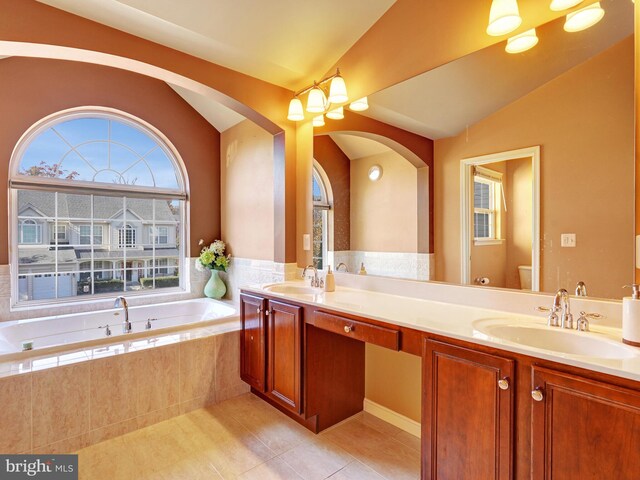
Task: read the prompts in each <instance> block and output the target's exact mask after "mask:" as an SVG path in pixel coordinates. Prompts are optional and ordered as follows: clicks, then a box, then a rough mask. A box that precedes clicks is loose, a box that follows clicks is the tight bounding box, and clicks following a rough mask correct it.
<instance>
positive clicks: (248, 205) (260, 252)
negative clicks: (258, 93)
mask: <svg viewBox="0 0 640 480" xmlns="http://www.w3.org/2000/svg"><path fill="white" fill-rule="evenodd" d="M220 138H221V153H222V166H221V176H222V232H223V234H224V237H225V240H226V241H227V242H228V243H229V247H230V252H231V253H232V254H233V255H234V256H235V257H242V258H251V259H258V260H273V242H274V240H273V208H274V201H273V198H274V197H273V190H274V186H273V138H272V136H271V135H270V134H269V133H268V132H266V131H265V130H263V129H262V128H260V127H259V126H257V125H256V124H255V123H253V122H251V121H249V120H245V121H243V122H241V123H239V124H238V125H235V126H234V127H231V128H229V129H228V130H225V131H224V132H222V133H221V134H220Z"/></svg>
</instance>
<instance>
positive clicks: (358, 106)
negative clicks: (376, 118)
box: [349, 97, 369, 112]
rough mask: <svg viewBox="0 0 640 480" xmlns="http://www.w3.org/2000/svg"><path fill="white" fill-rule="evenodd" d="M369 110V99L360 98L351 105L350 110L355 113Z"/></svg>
mask: <svg viewBox="0 0 640 480" xmlns="http://www.w3.org/2000/svg"><path fill="white" fill-rule="evenodd" d="M367 108H369V101H368V100H367V97H362V98H359V99H358V100H355V101H353V102H351V105H349V110H353V111H354V112H364V111H365V110H366V109H367Z"/></svg>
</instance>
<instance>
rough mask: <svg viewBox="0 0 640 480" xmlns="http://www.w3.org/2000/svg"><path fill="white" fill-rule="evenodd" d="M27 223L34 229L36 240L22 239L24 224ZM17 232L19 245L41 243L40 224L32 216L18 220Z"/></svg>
mask: <svg viewBox="0 0 640 480" xmlns="http://www.w3.org/2000/svg"><path fill="white" fill-rule="evenodd" d="M25 224H28V225H29V226H33V227H35V229H36V241H35V242H25V241H24V226H25ZM18 228H19V234H20V238H19V240H18V243H19V244H20V245H40V244H41V243H42V225H41V224H39V223H38V222H36V221H35V220H33V219H32V218H26V219H24V220H20V225H19V227H18Z"/></svg>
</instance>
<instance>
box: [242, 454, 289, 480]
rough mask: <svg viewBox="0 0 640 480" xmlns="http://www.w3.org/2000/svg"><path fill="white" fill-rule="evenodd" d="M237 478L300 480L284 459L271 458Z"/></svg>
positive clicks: (244, 479) (246, 479)
mask: <svg viewBox="0 0 640 480" xmlns="http://www.w3.org/2000/svg"><path fill="white" fill-rule="evenodd" d="M238 480H301V477H300V476H299V475H298V474H296V472H295V471H294V470H293V469H292V468H291V467H290V466H289V465H287V464H286V463H285V462H284V461H282V460H281V459H279V458H273V459H271V460H269V461H268V462H266V463H263V464H262V465H258V466H257V467H255V468H252V469H251V470H249V471H248V472H245V473H243V474H242V475H240V476H239V477H238Z"/></svg>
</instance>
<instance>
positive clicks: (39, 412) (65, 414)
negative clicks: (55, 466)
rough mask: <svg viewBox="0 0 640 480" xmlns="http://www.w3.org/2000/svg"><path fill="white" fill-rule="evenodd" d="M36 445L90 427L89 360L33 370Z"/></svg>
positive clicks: (74, 433)
mask: <svg viewBox="0 0 640 480" xmlns="http://www.w3.org/2000/svg"><path fill="white" fill-rule="evenodd" d="M32 378H33V395H32V419H33V449H34V450H35V449H37V448H38V447H42V446H44V445H49V444H52V443H56V442H58V441H61V440H65V439H67V438H72V437H76V436H78V435H81V434H83V433H86V432H88V431H89V364H88V363H79V364H76V365H69V366H65V367H59V368H52V369H48V370H43V371H41V372H36V373H33V374H32Z"/></svg>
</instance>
